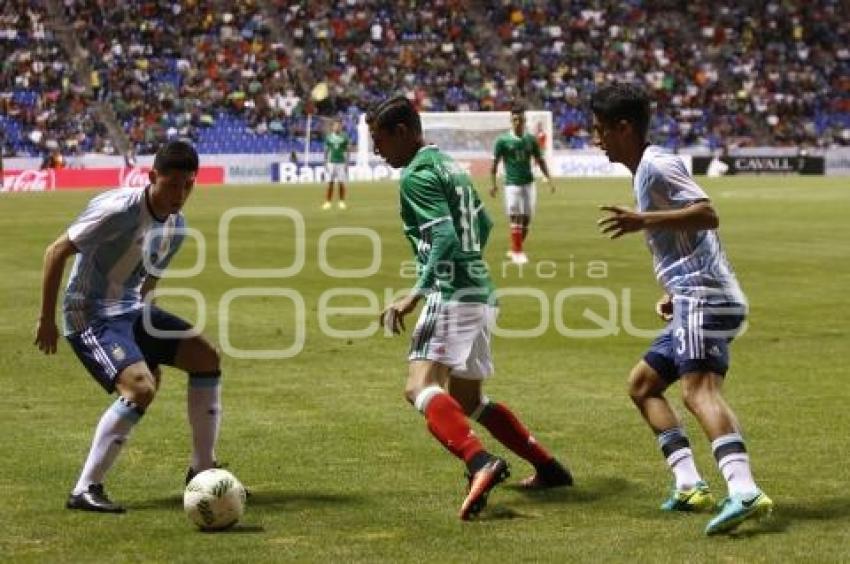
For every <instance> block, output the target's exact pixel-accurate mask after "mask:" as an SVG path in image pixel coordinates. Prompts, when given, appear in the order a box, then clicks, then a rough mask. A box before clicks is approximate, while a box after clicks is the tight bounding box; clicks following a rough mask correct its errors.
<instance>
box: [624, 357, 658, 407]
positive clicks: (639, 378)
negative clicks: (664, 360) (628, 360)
mask: <svg viewBox="0 0 850 564" xmlns="http://www.w3.org/2000/svg"><path fill="white" fill-rule="evenodd" d="M664 387H665V386H664V384H663V382H662V381H661V378H660V377H659V376H658V375H657V374H655V371H653V370H652V369H651V368H648V367H646V366H644V365H643V364H639V365H637V366H635V367H634V368H633V369H632V371H631V373H630V374H629V379H628V390H629V397H630V398H631V399H632V401H633V402H635V403H642V402H643V401H645V400H646V399H647V398H650V397H653V396H657V395H658V394H660V393H661V392H663V391H664Z"/></svg>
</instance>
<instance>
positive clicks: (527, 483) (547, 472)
mask: <svg viewBox="0 0 850 564" xmlns="http://www.w3.org/2000/svg"><path fill="white" fill-rule="evenodd" d="M535 470H536V472H535V473H534V475H533V476H529V477H528V478H526V479H524V480H523V481H521V482H520V483H519V484H520V486H521V487H523V488H525V489H527V490H546V489H549V488H560V487H563V486H572V485H573V475H572V474H570V471H569V470H567V469H566V468H564V466H562V465H561V463H560V462H558V460H557V459H555V458H553V459H552V460H550V461H549V462H547V463H546V464H543V465H541V466H537V467H536V468H535Z"/></svg>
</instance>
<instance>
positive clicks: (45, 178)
mask: <svg viewBox="0 0 850 564" xmlns="http://www.w3.org/2000/svg"><path fill="white" fill-rule="evenodd" d="M53 188H54V182H53V171H52V170H21V171H13V172H12V173H11V174H9V173H7V174H4V175H3V187H2V191H3V192H44V191H45V190H53Z"/></svg>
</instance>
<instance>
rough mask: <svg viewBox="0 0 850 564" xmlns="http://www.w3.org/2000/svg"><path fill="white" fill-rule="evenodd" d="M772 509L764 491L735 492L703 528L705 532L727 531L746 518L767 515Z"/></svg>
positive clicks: (770, 501)
mask: <svg viewBox="0 0 850 564" xmlns="http://www.w3.org/2000/svg"><path fill="white" fill-rule="evenodd" d="M772 511H773V501H772V500H771V499H770V498H769V497H767V495H765V493H764V492H761V491H759V492H756V493H752V494H735V495H731V496H729V497H727V498H726V499H724V500H723V502H722V503H721V504H720V513H718V514H717V515H716V516H715V517H714V518H713V519H712V520H711V521H709V522H708V526H707V527H706V528H705V534H707V535H716V534H718V533H727V532H729V531H731V530H733V529H734V528H735V527H737V526H738V525H740V524H741V523H743V522H744V521H746V520H747V519H752V518H760V517H767V516H768V515H770V513H771V512H772Z"/></svg>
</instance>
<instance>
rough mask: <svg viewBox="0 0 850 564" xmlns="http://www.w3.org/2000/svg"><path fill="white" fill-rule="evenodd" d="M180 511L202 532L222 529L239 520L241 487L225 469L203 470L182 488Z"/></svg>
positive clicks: (241, 499)
mask: <svg viewBox="0 0 850 564" xmlns="http://www.w3.org/2000/svg"><path fill="white" fill-rule="evenodd" d="M183 509H185V510H186V515H188V516H189V519H191V520H192V522H193V523H195V524H196V525H197V526H198V527H200V528H201V529H203V530H207V531H218V530H221V529H226V528H228V527H231V526H233V525H234V524H235V523H236V522H237V521H239V519H240V518H241V517H242V514H243V513H244V512H245V488H244V487H243V486H242V484H241V483H240V482H239V480H238V479H236V476H234V475H233V474H231V473H230V472H228V471H227V470H222V469H221V468H212V469H210V470H204V471H203V472H200V473H199V474H198V475H197V476H195V477H194V478H192V481H191V482H189V484H188V485H187V486H186V491H185V492H184V493H183Z"/></svg>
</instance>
